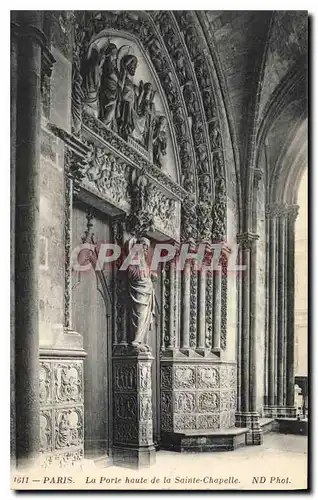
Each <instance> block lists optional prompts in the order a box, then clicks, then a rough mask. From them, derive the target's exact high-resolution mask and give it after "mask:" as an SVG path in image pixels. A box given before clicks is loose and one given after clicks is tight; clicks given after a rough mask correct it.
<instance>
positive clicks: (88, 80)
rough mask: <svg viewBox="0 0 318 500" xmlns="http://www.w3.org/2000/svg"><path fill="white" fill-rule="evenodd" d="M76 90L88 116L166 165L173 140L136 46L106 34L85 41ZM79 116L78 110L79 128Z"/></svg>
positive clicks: (156, 163) (145, 154) (160, 103)
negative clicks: (169, 146)
mask: <svg viewBox="0 0 318 500" xmlns="http://www.w3.org/2000/svg"><path fill="white" fill-rule="evenodd" d="M86 38H87V37H86ZM73 76H74V73H73ZM81 86H82V88H81ZM75 90H76V95H75V96H73V103H74V104H76V103H78V102H79V101H80V100H82V102H83V110H84V113H86V114H88V115H89V116H92V117H94V118H97V119H99V120H100V121H101V122H103V123H104V125H105V127H107V128H108V129H110V130H112V131H113V132H115V133H116V134H118V135H119V136H120V137H121V138H122V139H124V140H125V141H127V142H128V143H129V144H130V145H131V146H133V147H135V149H137V150H138V151H139V152H140V153H141V154H143V155H144V156H146V157H147V158H148V159H149V160H150V161H151V162H153V163H154V164H155V165H157V166H158V167H159V168H162V167H163V166H164V165H165V163H166V162H167V159H168V158H167V157H168V155H167V153H168V142H169V141H168V130H167V129H168V126H167V120H166V117H165V113H164V108H163V104H162V102H161V99H160V97H159V95H158V92H157V89H156V86H155V82H154V80H153V78H152V75H151V74H150V72H149V70H148V69H147V67H146V64H144V63H143V58H142V57H141V56H140V54H139V49H138V48H137V46H136V45H135V44H134V43H133V42H130V41H127V40H124V39H120V38H116V37H111V38H110V37H108V36H106V35H105V34H104V32H101V33H100V34H99V35H95V36H93V37H92V38H91V40H90V42H87V40H85V37H84V40H83V42H82V50H81V62H80V77H79V75H77V80H76V85H75V84H73V93H74V91H75ZM75 111H76V110H75ZM79 115H80V114H79V112H77V113H76V112H73V122H74V121H75V120H74V118H76V119H77V121H76V123H73V129H74V130H75V129H77V130H78V117H79Z"/></svg>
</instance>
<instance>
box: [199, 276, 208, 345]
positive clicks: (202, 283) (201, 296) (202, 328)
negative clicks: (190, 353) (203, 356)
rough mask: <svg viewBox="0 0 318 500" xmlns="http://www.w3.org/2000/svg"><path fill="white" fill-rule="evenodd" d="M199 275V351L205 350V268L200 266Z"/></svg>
mask: <svg viewBox="0 0 318 500" xmlns="http://www.w3.org/2000/svg"><path fill="white" fill-rule="evenodd" d="M198 275H199V301H198V322H199V325H198V340H197V349H198V350H199V351H204V350H205V332H206V320H205V311H206V300H205V299H206V269H205V267H204V266H202V268H201V270H200V271H199V272H198Z"/></svg>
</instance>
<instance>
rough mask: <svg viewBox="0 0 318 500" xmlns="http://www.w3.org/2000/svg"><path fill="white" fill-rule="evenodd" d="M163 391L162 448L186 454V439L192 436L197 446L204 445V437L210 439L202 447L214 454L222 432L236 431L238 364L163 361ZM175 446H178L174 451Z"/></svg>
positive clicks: (161, 414)
mask: <svg viewBox="0 0 318 500" xmlns="http://www.w3.org/2000/svg"><path fill="white" fill-rule="evenodd" d="M160 389H161V390H160V422H161V445H162V447H164V448H166V449H174V450H175V451H182V450H183V445H182V442H183V439H184V437H185V436H188V435H190V434H191V439H192V442H193V443H194V442H197V443H201V441H200V439H201V437H202V436H203V435H204V436H205V438H206V437H207V436H208V437H209V438H208V440H206V439H205V440H204V446H203V445H202V446H203V447H207V449H209V450H211V449H212V446H214V445H213V440H214V439H216V440H217V439H218V438H219V432H220V431H222V430H225V429H229V428H234V424H235V409H236V366H235V365H234V364H232V363H219V362H215V361H214V362H212V361H210V362H208V359H207V358H201V359H200V358H199V357H198V358H197V359H194V358H192V359H190V360H188V359H186V360H185V359H184V360H182V361H181V360H180V359H179V360H177V359H173V360H167V359H165V360H162V363H161V380H160ZM212 435H213V436H214V437H212ZM215 436H217V437H215ZM197 439H198V441H196V440H197ZM180 440H181V441H180ZM171 443H174V445H173V447H172V448H171ZM201 444H202V443H201ZM201 444H200V446H199V445H198V446H199V448H200V447H201ZM215 445H216V446H217V444H216V443H215ZM195 447H196V446H195ZM200 449H201V448H200Z"/></svg>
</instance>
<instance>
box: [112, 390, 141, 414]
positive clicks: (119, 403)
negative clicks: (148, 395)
mask: <svg viewBox="0 0 318 500" xmlns="http://www.w3.org/2000/svg"><path fill="white" fill-rule="evenodd" d="M136 416H137V398H136V396H134V395H130V394H125V395H122V394H120V395H115V418H121V419H128V420H131V419H134V418H136Z"/></svg>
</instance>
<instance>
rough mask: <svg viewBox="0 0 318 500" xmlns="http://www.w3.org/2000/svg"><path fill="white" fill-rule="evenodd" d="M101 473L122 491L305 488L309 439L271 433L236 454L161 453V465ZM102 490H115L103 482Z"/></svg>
mask: <svg viewBox="0 0 318 500" xmlns="http://www.w3.org/2000/svg"><path fill="white" fill-rule="evenodd" d="M100 471H101V474H102V475H103V476H106V477H107V478H111V477H118V478H122V480H121V484H119V485H117V486H116V488H117V489H128V488H129V489H133V488H135V489H153V488H154V489H158V490H162V489H168V490H169V489H179V490H190V489H192V490H193V489H194V490H198V489H208V490H216V489H221V490H225V489H231V490H234V489H235V490H249V489H260V490H268V489H275V490H277V489H289V490H295V489H305V488H306V487H307V437H306V436H297V435H285V434H278V433H268V434H266V435H265V436H264V443H263V445H261V446H246V447H243V448H240V449H237V450H235V451H226V452H214V453H208V452H207V453H176V452H171V451H158V452H157V453H156V464H155V465H153V466H151V467H150V468H148V469H141V470H139V471H134V470H131V469H126V468H122V467H114V466H110V467H107V468H106V469H105V468H104V469H101V470H100ZM102 471H103V472H102ZM165 478H166V480H165ZM169 479H170V482H169ZM142 480H143V481H144V482H139V481H142ZM101 488H104V489H108V488H110V487H109V486H108V487H107V484H104V485H103V486H101Z"/></svg>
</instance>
